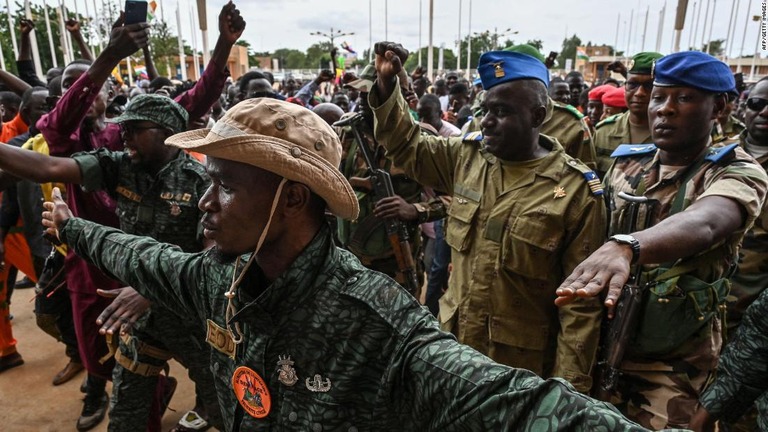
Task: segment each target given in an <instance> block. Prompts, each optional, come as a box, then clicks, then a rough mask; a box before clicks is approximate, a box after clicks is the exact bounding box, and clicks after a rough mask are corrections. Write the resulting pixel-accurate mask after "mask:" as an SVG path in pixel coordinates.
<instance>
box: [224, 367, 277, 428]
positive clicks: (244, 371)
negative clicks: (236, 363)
mask: <svg viewBox="0 0 768 432" xmlns="http://www.w3.org/2000/svg"><path fill="white" fill-rule="evenodd" d="M232 390H234V392H235V397H236V398H237V401H238V402H240V406H242V407H243V409H244V410H245V412H247V413H248V415H250V416H251V417H255V418H264V417H266V416H267V414H269V409H270V408H271V407H272V398H271V397H270V396H269V390H268V389H267V384H266V383H265V382H264V380H263V379H261V377H260V376H259V374H257V373H256V372H254V371H252V370H251V369H249V368H247V367H245V366H240V367H239V368H237V369H235V373H234V374H232Z"/></svg>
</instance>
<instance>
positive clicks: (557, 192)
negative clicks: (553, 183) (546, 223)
mask: <svg viewBox="0 0 768 432" xmlns="http://www.w3.org/2000/svg"><path fill="white" fill-rule="evenodd" d="M553 192H554V194H555V196H554V197H553V198H554V199H558V198H565V189H563V188H562V186H557V187H555V190H554V191H553Z"/></svg>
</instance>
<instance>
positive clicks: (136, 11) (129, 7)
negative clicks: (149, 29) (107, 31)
mask: <svg viewBox="0 0 768 432" xmlns="http://www.w3.org/2000/svg"><path fill="white" fill-rule="evenodd" d="M143 22H147V2H146V1H143V0H125V22H124V23H125V25H129V24H137V23H143Z"/></svg>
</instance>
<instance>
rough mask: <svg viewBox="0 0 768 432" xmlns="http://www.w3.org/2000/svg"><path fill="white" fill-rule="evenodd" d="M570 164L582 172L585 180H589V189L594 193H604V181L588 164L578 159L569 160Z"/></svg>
mask: <svg viewBox="0 0 768 432" xmlns="http://www.w3.org/2000/svg"><path fill="white" fill-rule="evenodd" d="M568 166H570V167H571V168H573V169H575V170H576V171H578V172H580V173H581V175H582V176H583V177H584V180H585V181H586V182H587V186H589V190H591V191H592V195H595V196H601V195H602V194H603V193H604V191H603V182H602V181H601V180H600V177H598V176H597V174H595V172H594V171H592V170H591V169H590V168H589V167H588V166H586V165H584V164H583V163H581V162H580V161H579V160H577V159H571V160H569V161H568Z"/></svg>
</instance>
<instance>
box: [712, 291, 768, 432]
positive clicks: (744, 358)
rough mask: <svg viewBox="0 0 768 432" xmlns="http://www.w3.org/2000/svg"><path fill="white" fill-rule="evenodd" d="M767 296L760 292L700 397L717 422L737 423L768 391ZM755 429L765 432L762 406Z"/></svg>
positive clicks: (766, 416) (766, 415) (767, 416)
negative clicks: (710, 383) (709, 384)
mask: <svg viewBox="0 0 768 432" xmlns="http://www.w3.org/2000/svg"><path fill="white" fill-rule="evenodd" d="M767 317H768V292H766V291H763V292H762V293H761V294H760V296H759V297H758V298H757V300H756V301H755V302H754V303H752V305H751V306H750V307H749V308H748V309H747V312H746V314H745V315H744V320H743V322H742V323H741V326H740V327H739V330H738V332H737V333H736V336H735V338H734V340H733V341H731V342H730V343H729V344H728V345H726V347H725V350H724V351H723V354H722V356H721V357H720V361H719V363H718V365H717V379H716V380H715V382H714V383H712V385H711V386H709V387H708V388H707V390H706V391H705V392H704V393H703V394H702V395H701V398H700V401H701V405H702V406H703V407H704V408H706V409H707V411H709V413H710V414H712V415H713V416H714V417H716V418H720V419H722V420H724V421H726V422H730V423H734V422H736V421H737V420H738V419H739V418H740V417H741V416H742V415H743V414H744V413H745V412H746V411H747V410H748V409H750V408H751V407H752V405H753V403H754V402H755V400H758V398H759V399H760V400H762V401H763V402H764V401H765V399H766V390H768V318H767ZM761 405H762V406H760V408H761V409H760V415H759V417H758V421H757V426H758V429H759V430H768V410H765V407H766V405H765V404H764V403H763V404H761Z"/></svg>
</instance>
